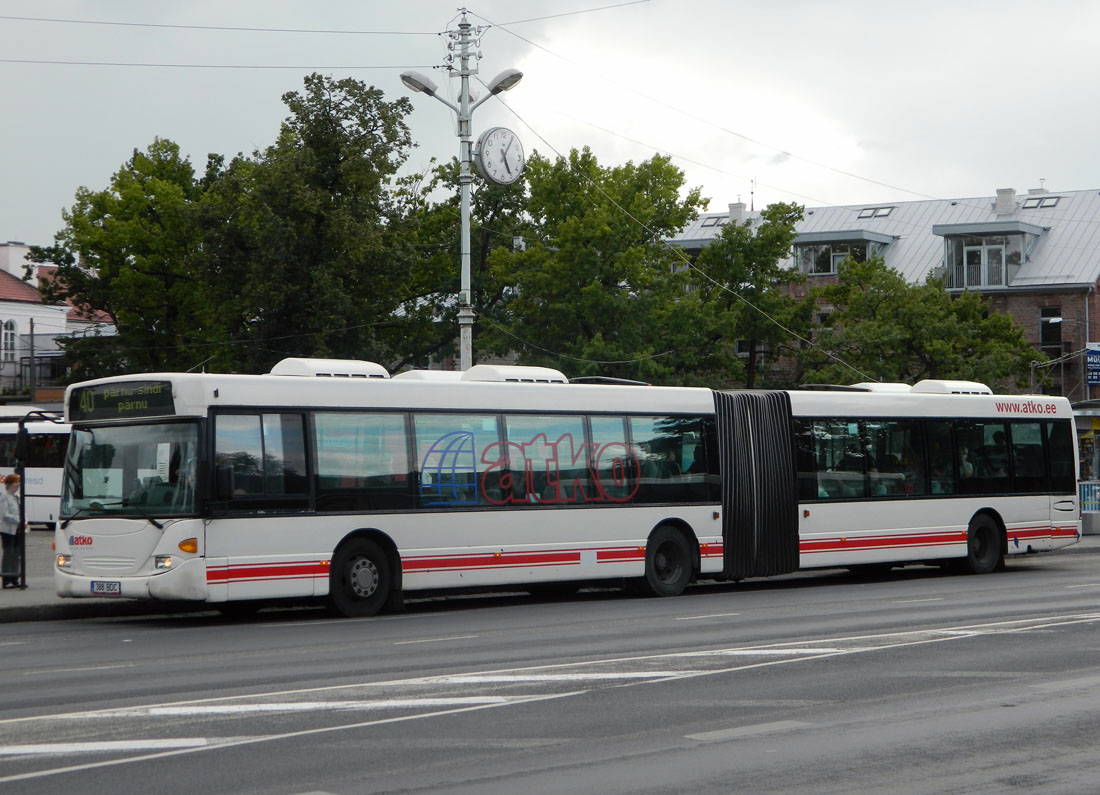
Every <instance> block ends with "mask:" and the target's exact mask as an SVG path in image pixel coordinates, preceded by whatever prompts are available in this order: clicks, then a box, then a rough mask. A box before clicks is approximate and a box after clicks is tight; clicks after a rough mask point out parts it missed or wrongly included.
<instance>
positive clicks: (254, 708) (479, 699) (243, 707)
mask: <svg viewBox="0 0 1100 795" xmlns="http://www.w3.org/2000/svg"><path fill="white" fill-rule="evenodd" d="M514 700H515V699H509V698H506V697H504V696H461V697H455V698H391V699H382V700H379V701H279V702H276V703H273V704H206V705H202V704H193V705H191V706H179V707H149V708H147V709H146V708H138V709H116V710H112V711H110V712H107V713H105V714H103V715H102V716H101V717H107V718H146V717H148V718H165V717H174V718H178V717H194V716H201V715H253V714H259V713H263V712H309V711H324V710H328V709H359V710H369V709H416V708H422V707H460V706H470V705H476V704H506V703H508V702H509V701H514Z"/></svg>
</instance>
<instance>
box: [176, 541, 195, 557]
mask: <svg viewBox="0 0 1100 795" xmlns="http://www.w3.org/2000/svg"><path fill="white" fill-rule="evenodd" d="M179 548H180V552H190V553H191V554H195V553H196V552H198V551H199V540H198V539H197V538H185V539H183V541H180V542H179Z"/></svg>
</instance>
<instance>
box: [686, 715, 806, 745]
mask: <svg viewBox="0 0 1100 795" xmlns="http://www.w3.org/2000/svg"><path fill="white" fill-rule="evenodd" d="M812 725H813V724H812V723H804V722H802V721H800V720H779V721H775V722H774V723H756V724H753V725H752V726H738V727H737V728H734V729H719V730H718V731H713V732H700V733H699V734H688V735H686V737H687V738H688V739H689V740H702V741H703V742H705V743H716V742H721V741H723V740H735V739H737V738H739V737H754V736H756V735H758V734H774V733H775V732H785V731H790V730H792V729H804V728H806V727H807V726H812Z"/></svg>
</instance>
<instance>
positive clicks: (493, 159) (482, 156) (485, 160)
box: [474, 127, 524, 185]
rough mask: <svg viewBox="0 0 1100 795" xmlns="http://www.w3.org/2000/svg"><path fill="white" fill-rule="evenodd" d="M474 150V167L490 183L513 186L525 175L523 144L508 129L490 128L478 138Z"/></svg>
mask: <svg viewBox="0 0 1100 795" xmlns="http://www.w3.org/2000/svg"><path fill="white" fill-rule="evenodd" d="M474 149H475V152H474V165H475V166H477V171H478V173H479V174H481V176H483V177H484V178H485V179H487V180H488V181H489V182H492V183H494V184H496V185H511V184H512V183H513V182H515V181H516V180H517V179H519V177H520V175H521V174H522V173H523V164H524V157H523V144H521V143H520V141H519V137H518V136H517V135H516V134H515V133H514V132H512V131H511V130H509V129H507V128H506V127H490V128H489V129H488V130H486V131H485V132H483V133H482V134H481V135H480V136H479V137H478V139H477V145H476V146H475V147H474Z"/></svg>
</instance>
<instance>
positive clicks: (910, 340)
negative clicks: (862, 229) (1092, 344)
mask: <svg viewBox="0 0 1100 795" xmlns="http://www.w3.org/2000/svg"><path fill="white" fill-rule="evenodd" d="M814 294H815V297H816V298H817V299H818V301H819V302H820V304H821V306H822V307H823V308H826V309H831V312H830V314H829V315H828V319H827V321H826V323H825V325H824V326H823V327H822V328H821V329H819V331H818V337H819V344H818V346H817V349H815V350H811V351H807V352H805V353H804V355H803V360H802V364H803V367H804V368H805V378H806V380H807V381H811V382H819V383H841V384H845V383H851V382H852V381H853V380H874V381H901V382H908V383H913V382H915V381H918V380H920V379H922V378H944V379H960V380H967V381H979V382H981V383H985V384H989V385H991V386H992V385H993V384H996V383H998V382H1000V381H1009V382H1011V383H1013V384H1014V385H1015V386H1018V387H1022V386H1025V385H1026V384H1027V381H1028V378H1029V374H1030V363H1031V361H1032V360H1035V359H1040V360H1041V359H1042V358H1043V357H1042V356H1041V355H1040V354H1039V353H1038V351H1036V350H1035V348H1034V347H1032V346H1031V345H1030V344H1029V343H1028V342H1027V340H1026V339H1025V337H1024V330H1023V328H1022V327H1021V326H1018V325H1017V324H1016V323H1015V322H1014V321H1013V319H1012V318H1011V317H1010V316H1009V315H1004V314H1001V313H999V312H997V311H996V310H995V309H993V308H992V307H991V306H990V305H989V302H988V301H986V300H985V299H984V298H983V297H982V296H981V294H980V293H976V292H971V291H966V292H963V293H961V294H959V295H957V296H952V295H951V294H950V293H948V292H947V291H946V289H945V287H944V282H943V280H942V279H936V278H929V279H928V280H927V281H926V282H925V283H924V284H909V283H907V282H906V281H905V279H904V278H903V277H902V276H901V274H900V273H898V272H897V271H896V270H894V269H893V268H888V267H887V266H886V264H885V263H884V262H883V260H882V258H881V257H874V258H871V259H869V260H868V261H867V262H855V261H853V260H851V259H849V260H847V261H845V262H843V263H842V264H841V265H840V268H839V271H838V279H837V283H836V284H834V285H830V286H827V287H824V288H819V289H817V290H816V291H814ZM824 351H828V352H829V353H831V354H833V355H834V356H835V357H836V358H829V357H828V356H826V355H825V353H824ZM853 368H854V369H853ZM857 371H858V372H857Z"/></svg>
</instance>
